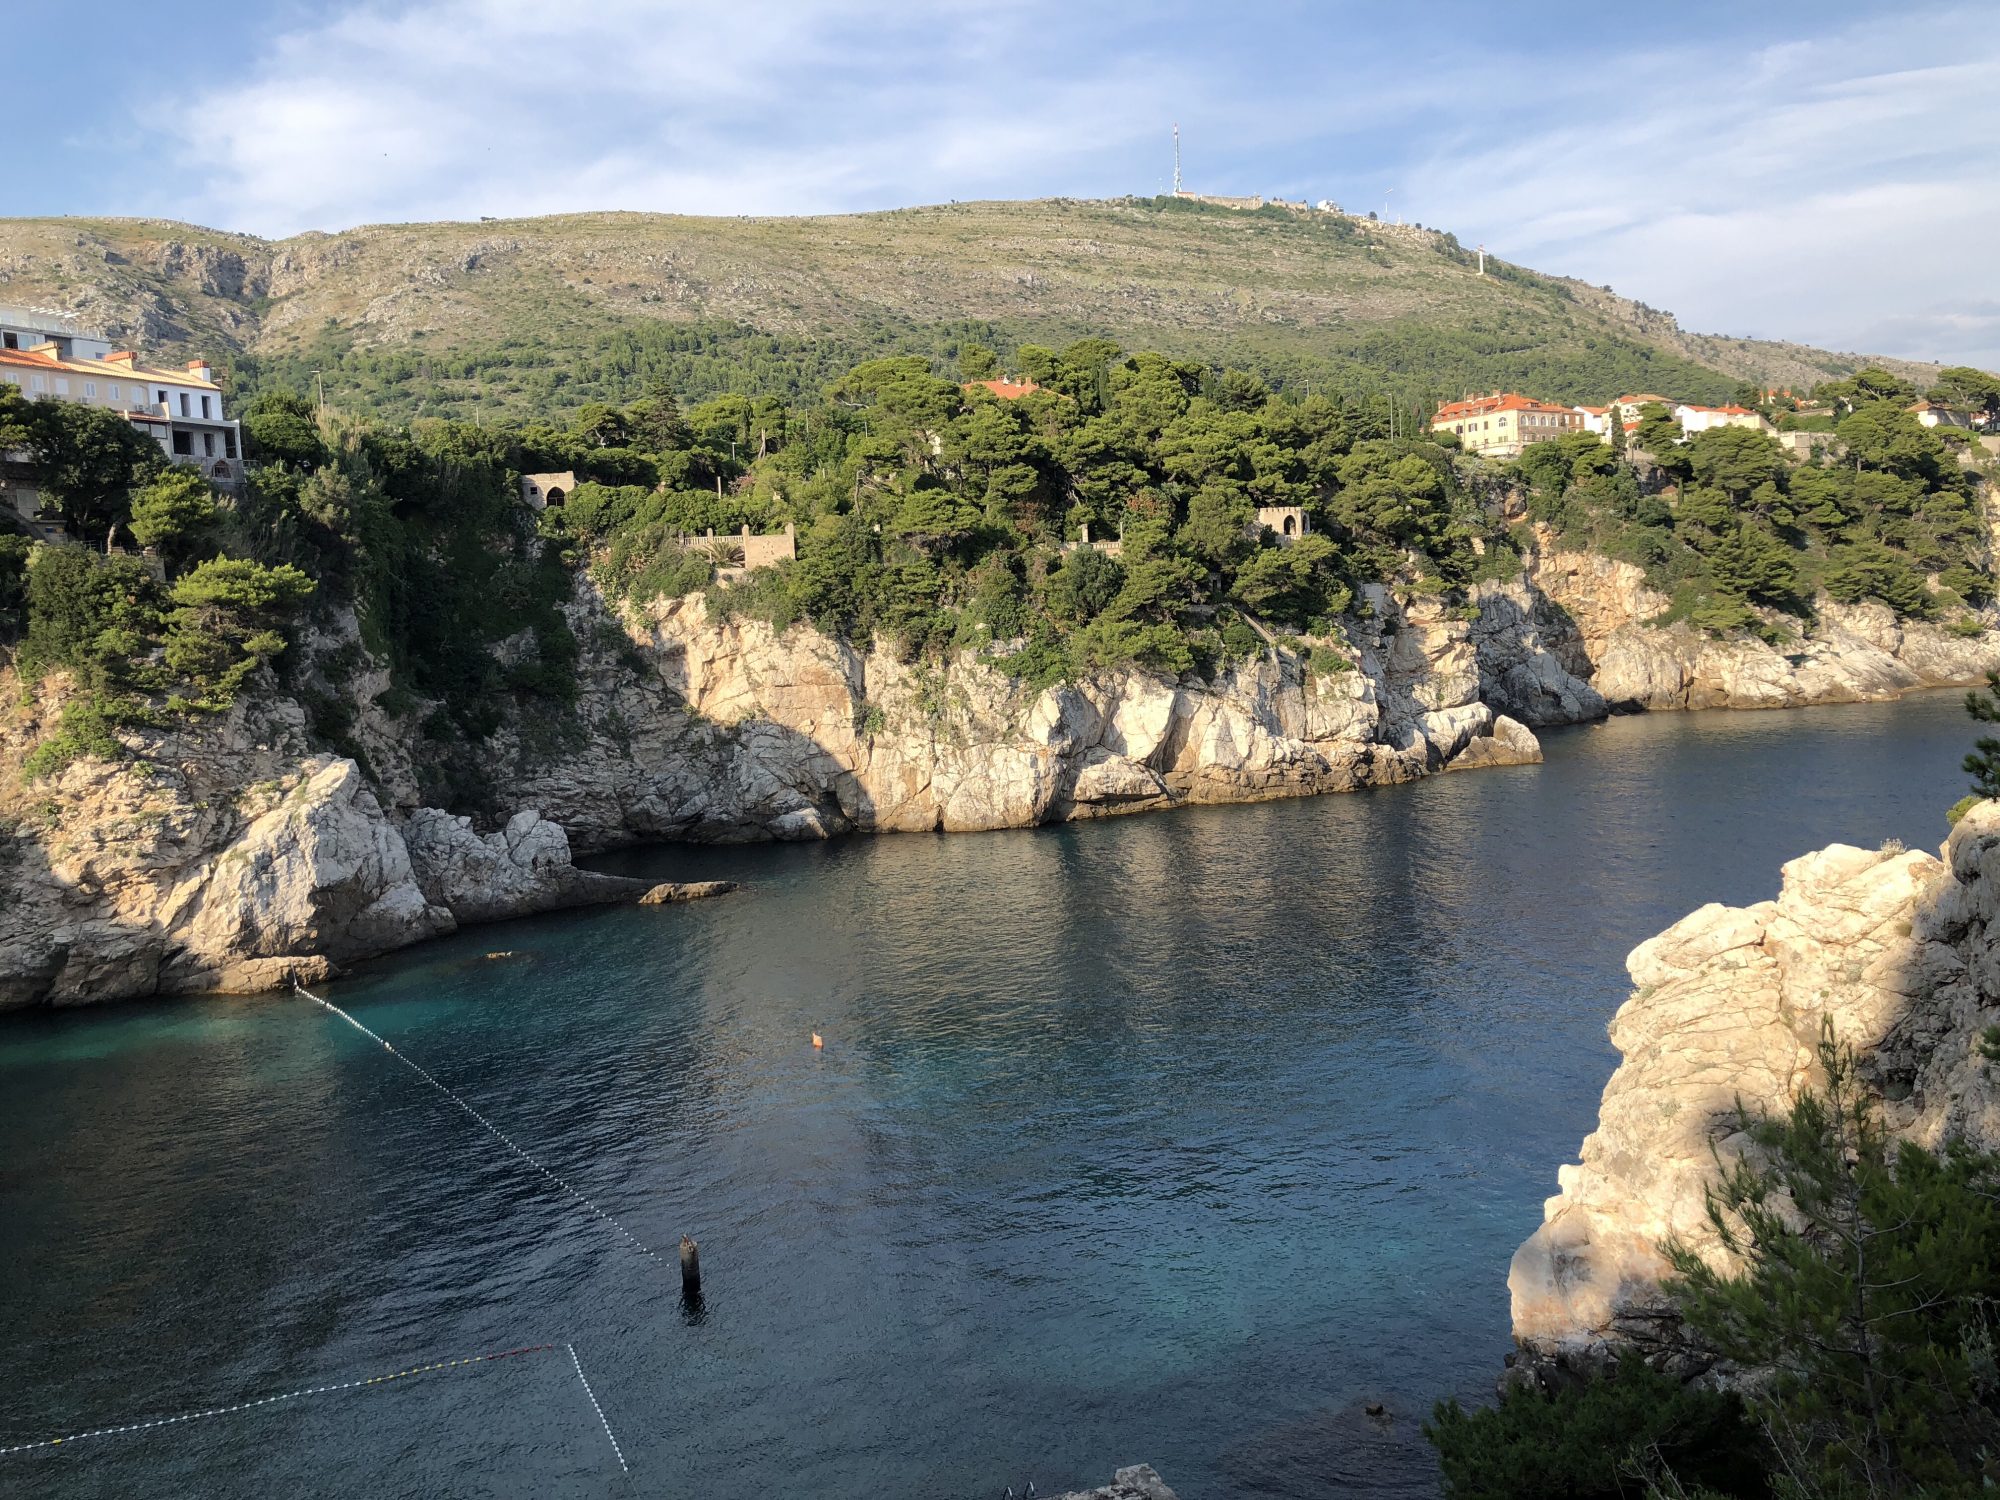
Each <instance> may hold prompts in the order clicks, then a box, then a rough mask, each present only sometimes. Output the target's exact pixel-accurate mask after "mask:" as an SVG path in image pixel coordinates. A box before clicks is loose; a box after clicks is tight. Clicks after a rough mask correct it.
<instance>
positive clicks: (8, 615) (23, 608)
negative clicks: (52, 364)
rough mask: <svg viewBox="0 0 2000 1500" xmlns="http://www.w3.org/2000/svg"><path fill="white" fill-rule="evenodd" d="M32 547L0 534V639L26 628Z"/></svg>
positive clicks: (14, 637) (17, 635)
mask: <svg viewBox="0 0 2000 1500" xmlns="http://www.w3.org/2000/svg"><path fill="white" fill-rule="evenodd" d="M8 389H10V390H11V389H12V387H11V386H10V387H8ZM32 545H33V544H32V543H30V542H29V540H28V539H27V538H26V537H24V536H8V535H6V534H4V533H0V640H8V641H13V640H19V639H20V637H21V632H22V631H23V630H24V629H26V628H27V621H28V616H27V604H28V553H29V551H30V550H31V548H32Z"/></svg>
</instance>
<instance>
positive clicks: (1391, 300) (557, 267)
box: [0, 199, 1934, 414]
mask: <svg viewBox="0 0 2000 1500" xmlns="http://www.w3.org/2000/svg"><path fill="white" fill-rule="evenodd" d="M0 303H10V304H20V303H26V304H32V305H38V306H45V307H50V308H54V309H58V310H61V311H64V312H67V313H70V314H72V315H74V316H75V317H77V318H78V319H79V320H81V321H82V322H84V323H86V324H90V325H95V326H98V327H102V328H104V329H106V330H108V331H109V332H111V333H112V334H113V335H114V336H115V337H118V338H120V339H129V340H132V341H134V342H137V343H139V344H141V345H142V346H145V347H147V348H148V349H151V350H153V351H155V352H165V353H174V352H178V351H179V350H180V349H182V348H185V349H187V350H189V351H193V350H196V349H199V350H201V351H202V352H205V353H209V354H210V355H212V356H214V357H217V358H218V359H221V360H223V361H224V362H225V363H229V364H231V365H233V366H234V367H235V374H236V375H237V377H238V380H239V384H255V383H258V382H260V381H282V382H285V383H288V384H292V385H295V386H296V385H302V384H305V383H306V382H307V381H308V380H309V378H310V374H311V371H312V370H314V369H318V370H321V371H323V372H325V378H326V380H327V383H328V386H329V391H330V392H336V391H338V392H343V393H345V394H346V395H348V396H349V397H351V398H352V399H354V400H355V401H356V402H357V404H364V403H365V404H367V405H370V406H373V407H376V408H377V409H379V410H383V411H385V412H387V413H391V414H394V413H404V414H407V413H411V412H416V411H433V412H456V413H460V414H469V413H470V412H471V411H476V410H485V411H496V410H511V411H515V412H517V413H518V412H523V411H527V410H533V409H546V408H548V407H551V406H556V407H560V406H565V405H575V404H579V403H581V402H583V401H586V400H591V399H599V398H604V399H618V398H621V397H625V398H629V396H631V395H632V394H635V391H634V390H633V388H632V387H633V386H634V385H635V384H636V383H638V382H640V381H642V380H643V379H646V378H654V377H658V378H667V379H670V380H672V381H673V383H675V384H676V385H677V386H679V387H680V388H681V389H682V390H683V391H684V392H686V393H687V394H689V395H693V396H702V395H706V394H710V393H712V392H714V391H718V390H722V389H769V390H785V389H799V388H802V387H811V386H813V385H816V384H817V383H818V381H819V380H820V379H822V378H824V377H825V376H826V375H828V374H830V373H832V372H834V371H836V370H838V369H840V368H842V367H844V366H845V365H846V364H847V363H849V362H851V361H852V360H854V359H858V358H862V357H866V356H868V355H871V354H877V353H885V352H894V351H914V352H924V353H935V354H939V355H942V356H944V357H947V358H948V357H949V356H950V355H951V353H952V352H953V351H954V350H955V348H956V345H957V343H958V342H959V341H960V340H962V339H964V338H968V337H971V338H979V339H983V340H984V341H987V342H991V343H994V344H995V345H996V346H998V347H1000V348H1001V349H1002V350H1003V351H1005V350H1010V349H1011V348H1012V347H1013V345H1014V344H1015V343H1016V342H1018V341H1020V340H1023V339H1031V340H1035V341H1038V342H1047V343H1061V342H1065V341H1067V340H1069V339H1072V338H1076V337H1081V336H1085V335H1094V334H1101V335H1108V336H1110V337H1112V338H1116V339H1119V340H1121V341H1123V342H1124V343H1125V344H1126V346H1127V347H1133V348H1137V347H1152V348H1158V349H1161V350H1164V351H1166V352H1170V353H1174V354H1178V355H1183V356H1187V357H1197V358H1207V359H1214V360H1225V359H1226V360H1230V361H1232V362H1239V363H1244V364H1248V365H1251V366H1253V367H1256V368H1259V369H1262V370H1264V371H1265V372H1266V373H1267V374H1268V375H1270V376H1271V377H1272V378H1274V379H1278V380H1284V381H1287V382H1295V383H1297V382H1307V381H1314V380H1318V381H1324V382H1328V383H1330V384H1332V383H1338V384H1343V385H1346V386H1348V387H1349V388H1362V387H1364V386H1368V385H1371V384H1375V383H1379V382H1381V381H1383V380H1385V379H1386V380H1387V381H1388V382H1389V383H1390V384H1391V385H1392V386H1393V387H1394V388H1395V389H1397V390H1398V391H1400V392H1401V393H1402V394H1403V395H1404V396H1405V397H1406V398H1408V399H1411V400H1419V399H1426V398H1428V397H1430V396H1433V395H1437V394H1450V395H1456V394H1459V393H1461V392H1462V391H1463V390H1465V389H1467V388H1472V387H1480V386H1491V385H1496V384H1511V385H1523V386H1526V387H1529V388H1532V389H1535V390H1537V391H1540V392H1542V393H1545V394H1547V395H1550V396H1555V397H1561V398H1566V399H1584V398H1586V397H1591V396H1595V397H1597V398H1599V399H1602V398H1603V397H1604V396H1606V395H1610V394H1616V393H1617V392H1616V391H1613V390H1610V389H1609V387H1611V386H1617V387H1619V388H1621V389H1630V388H1634V387H1643V388H1646V389H1658V390H1661V391H1663V392H1665V393H1666V394H1669V395H1684V396H1687V397H1690V398H1708V399H1714V398H1717V397H1720V396H1722V395H1725V394H1726V393H1727V392H1728V390H1729V389H1730V387H1731V386H1732V385H1733V383H1734V382H1735V381H1737V380H1739V379H1752V380H1758V381H1764V382H1775V383H1779V384H1786V385H1799V386H1802V385H1810V384H1811V383H1813V382H1814V381H1816V380H1820V379H1824V378H1828V377H1834V376H1839V375H1842V374H1846V373H1848V372H1850V371H1852V370H1853V369H1855V368H1858V367H1859V366H1860V364H1862V363H1863V362H1864V361H1863V359H1862V357H1861V356H1858V355H1849V354H1832V353H1827V352H1825V351H1821V350H1815V349H1809V348H1805V347H1803V346H1797V345H1789V344H1773V343H1763V342H1756V341H1748V340H1736V339H1726V338H1715V337H1707V336H1697V335H1690V334H1687V333H1684V332H1682V331H1681V329H1680V328H1679V327H1678V325H1677V324H1676V323H1675V322H1674V320H1673V318H1672V317H1671V316H1670V315H1668V314H1665V313H1661V312H1658V311H1656V310H1653V309H1650V308H1647V307H1644V306H1643V305H1641V304H1638V303H1634V302H1630V301H1627V300H1625V299H1623V298H1620V297H1616V296H1613V295H1611V294H1609V293H1607V292H1604V291H1602V290H1601V289H1598V288H1593V287H1587V286H1584V285H1582V284H1581V283H1577V282H1573V281H1566V280H1558V279H1555V278H1550V277H1544V276H1540V275H1537V274H1535V273H1533V272H1530V271H1526V270H1523V269H1521V268H1518V267H1513V266H1509V265H1505V264H1503V263H1500V262H1497V261H1489V274H1488V275H1486V276H1484V277H1481V276H1480V275H1478V274H1477V270H1476V266H1475V263H1474V261H1473V257H1472V256H1471V255H1469V254H1468V253H1466V252H1465V251H1463V250H1462V249H1461V248H1460V247H1459V246H1458V245H1457V243H1456V242H1455V241H1454V240H1452V239H1451V238H1450V237H1449V236H1447V235H1444V234H1440V233H1437V232H1435V231H1431V230H1421V229H1417V228H1415V227H1412V226H1395V225H1387V224H1376V223H1372V222H1370V221H1367V220H1365V219H1355V218H1352V217H1349V216H1346V215H1341V214H1322V213H1317V212H1307V211H1298V210H1292V209H1288V208H1277V207H1267V208H1265V209H1262V210H1260V211H1257V212H1251V213H1240V212H1233V211H1230V210H1226V209H1214V208H1200V207H1195V206H1191V205H1186V204H1175V203H1172V202H1171V201H1165V202H1162V201H1159V200H1143V199H1126V200H1114V201H1107V202H1078V201H1071V200H1065V199H1056V200H1050V201H1042V202H1028V203H958V204H949V205H944V206H937V207H929V208H913V209H901V210H896V211H894V212H888V213H874V214H856V215H844V216H838V217H821V218H765V219H753V218H730V219H720V218H691V217H683V216H670V215H658V214H631V213H602V214H580V215H568V216H561V217H552V218H541V219H522V220H496V221H483V222H479V223H469V224H468V223H442V224H396V225H371V226H364V227H361V228H357V229H352V230H347V231H343V232H341V233H339V234H319V233H313V234H305V235H299V236H296V237H294V238H291V239H287V240H280V241H266V240H260V239H257V238H255V237H253V236H248V235H238V234H229V233H224V232H220V231H216V230H209V229H201V228H197V227H194V226H190V225H185V224H177V223H172V222H169V221H165V220H146V219H8V220H0ZM1881 363H1885V364H1887V365H1889V366H1890V367H1891V368H1895V369H1899V370H1902V371H1905V372H1907V373H1910V374H1912V375H1915V376H1917V377H1918V378H1920V379H1921V378H1922V377H1923V376H1924V375H1925V374H1927V373H1929V372H1930V371H1931V370H1933V369H1934V367H1929V366H1916V365H1910V364H1908V363H1906V362H1898V361H1881Z"/></svg>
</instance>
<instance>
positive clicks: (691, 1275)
mask: <svg viewBox="0 0 2000 1500" xmlns="http://www.w3.org/2000/svg"><path fill="white" fill-rule="evenodd" d="M681 1295H682V1296H683V1297H688V1298H697V1297H700V1296H701V1246H699V1245H697V1244H696V1243H695V1242H694V1241H693V1240H692V1239H690V1238H689V1237H688V1236H687V1235H682V1236H681Z"/></svg>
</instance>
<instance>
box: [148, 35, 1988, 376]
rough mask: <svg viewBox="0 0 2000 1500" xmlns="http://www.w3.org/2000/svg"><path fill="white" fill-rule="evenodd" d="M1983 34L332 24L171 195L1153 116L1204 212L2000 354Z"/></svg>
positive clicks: (578, 182) (185, 200)
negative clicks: (1331, 209) (1356, 222)
mask: <svg viewBox="0 0 2000 1500" xmlns="http://www.w3.org/2000/svg"><path fill="white" fill-rule="evenodd" d="M1718 14H1720V13H1718ZM1980 19H1981V18H1980V16H1979V15H1978V14H1977V12H1976V11H1974V10H1968V9H1957V10H1937V11H1930V12H1924V11H1918V10H1915V9H1905V10H1899V11H1898V12H1896V13H1895V15H1894V16H1893V17H1884V18H1877V19H1873V20H1865V21H1860V22H1854V23H1851V24H1845V25H1843V24H1842V23H1840V22H1838V21H1837V20H1828V21H1825V22H1823V23H1821V25H1820V27H1819V29H1818V30H1817V31H1814V32H1812V33H1810V34H1809V35H1808V36H1806V37H1805V38H1803V39H1797V40H1792V41H1787V42H1784V43H1782V44H1779V45H1772V46H1766V47H1763V48H1761V49H1758V48H1755V47H1749V46H1745V45H1743V44H1742V43H1741V42H1740V41H1738V40H1736V39H1735V38H1734V37H1733V36H1732V35H1731V34H1730V33H1729V32H1728V31H1727V29H1726V28H1723V29H1718V28H1720V27H1722V22H1720V21H1718V20H1717V19H1716V18H1715V17H1714V16H1710V17H1708V18H1706V19H1704V18H1703V17H1701V16H1699V15H1694V16H1692V17H1691V19H1690V20H1689V23H1688V29H1689V34H1690V37H1691V40H1689V41H1687V42H1686V43H1684V44H1680V45H1677V46H1673V47H1668V48H1658V47H1656V48H1652V49H1646V48H1641V47H1637V46H1630V47H1623V48H1622V50H1620V48H1619V47H1618V46H1617V45H1615V44H1614V43H1615V33H1613V32H1605V33H1577V34H1574V35H1565V36H1563V37H1561V38H1560V39H1559V42H1558V43H1551V44H1550V45H1548V46H1546V47H1540V46H1537V47H1532V48H1528V49H1527V50H1524V51H1522V52H1521V53H1519V54H1518V55H1516V56H1514V57H1512V58H1511V60H1510V58H1509V57H1508V56H1507V55H1506V54H1504V53H1496V52H1493V51H1491V50H1490V49H1489V48H1487V47H1486V46H1484V45H1483V44H1480V43H1478V42H1475V41H1474V40H1472V39H1470V38H1469V37H1461V36H1460V35H1459V28H1456V27H1454V26H1451V25H1442V26H1426V27H1422V28H1419V29H1418V31H1416V32H1413V33H1411V34H1410V35H1409V36H1403V35H1399V34H1397V32H1396V29H1395V28H1396V27H1397V26H1398V25H1399V24H1400V23H1398V22H1396V21H1395V20H1394V18H1389V19H1387V20H1385V19H1383V18H1382V17H1380V15H1379V13H1377V12H1375V11H1373V10H1370V11H1368V12H1367V13H1366V15H1365V16H1364V15H1363V14H1362V13H1361V12H1358V11H1357V12H1354V13H1353V14H1351V15H1340V14H1329V13H1327V12H1324V11H1321V10H1319V9H1317V8H1311V9H1299V8H1295V7H1292V6H1288V5H1275V4H1273V5H1259V4H1256V3H1254V0H1252V3H1249V4H1247V5H1245V6H1243V7H1241V8H1240V9H1238V10H1234V11H1231V12H1228V13H1218V12H1209V11H1206V10H1203V9H1198V8H1196V7H1195V6H1194V5H1193V4H1192V0H1186V3H1183V0H1161V3H1157V4H1155V5H1154V6H1151V7H1148V8H1147V9H1146V10H1145V11H1144V12H1130V13H1126V12H1121V11H1120V10H1119V9H1117V8H1108V7H1107V8H1099V7H1094V6H1081V5H1076V4H1073V3H1065V0H1012V3H1009V4H1005V5H993V4H989V3H981V0H931V3H921V0H737V3H726V0H725V3H712V0H591V3H589V4H578V5H571V6H564V5H558V4H549V3H547V0H536V3H529V0H402V3H398V4H394V5H391V4H389V3H388V0H365V3H360V4H357V5H351V6H350V7H349V8H347V9H346V10H344V11H343V12H342V13H340V14H338V15H336V16H334V17H333V18H332V19H323V20H316V21H313V22H310V23H308V24H305V25H303V26H301V27H299V28H298V29H295V30H293V31H291V32H288V33H286V34H284V35H282V36H279V37H278V38H277V39H276V40H275V41H274V42H272V43H271V44H270V45H269V46H268V47H267V49H266V50H265V52H264V53H263V55H262V56H261V57H260V58H259V59H258V60H257V61H256V63H255V64H254V65H253V66H252V67H251V68H250V69H249V70H248V73H247V75H246V76H244V77H240V78H232V79H231V80H230V82H228V83H227V84H218V85H217V86H216V87H215V89H214V90H213V91H212V92H211V93H210V94H209V95H208V96H207V97H206V98H204V99H203V100H201V101H200V103H199V107H198V108H197V109H196V110H194V111H191V112H178V111H176V112H169V113H171V114H177V115H179V117H181V118H190V119H194V120H198V121H200V122H201V123H200V124H199V125H198V126H195V127H191V128H190V129H189V130H188V133H187V141H186V143H185V150H184V152H183V153H182V154H181V159H182V161H183V162H186V163H191V164H192V170H191V171H190V172H189V173H188V175H187V177H186V179H185V181H186V182H188V183H190V184H192V186H191V187H190V188H188V189H187V190H186V191H185V192H184V193H183V194H182V196H180V198H179V201H178V202H177V203H176V205H175V207H176V211H178V212H182V213H184V214H187V215H189V216H192V217H196V218H200V219H202V220H204V221H206V222H210V223H216V224H220V225H223V226H226V227H230V228H245V229H252V230H256V231H259V232H262V233H267V234H283V233H290V232H294V231H296V230H299V229H302V228H309V227H311V228H326V229H337V228H342V227H345V226H347V225H351V224H355V223H361V222H373V221H383V220H407V219H425V218H472V217H476V216H478V215H480V214H493V215H501V216H509V215H517V214H537V213H554V212H565V211H578V210H586V209H602V208H623V209H646V210H657V211H669V212H675V211H677V212H687V213H788V214H798V213H815V212H830V211H840V210H853V209H861V208H884V207H894V206H898V205H903V204H910V203H918V202H936V201H941V200H943V199H947V198H970V197H981V196H1004V197H1022V196H1036V195H1043V194H1054V193H1090V192H1117V191H1131V190H1136V191H1151V190H1153V189H1154V188H1155V186H1156V183H1157V180H1158V179H1160V178H1163V177H1164V175H1165V170H1166V163H1165V135H1166V124H1167V122H1168V121H1169V120H1170V119H1171V118H1174V117H1176V116H1178V117H1179V118H1180V119H1181V120H1182V121H1183V123H1184V124H1188V125H1189V126H1190V138H1189V145H1190V151H1189V162H1190V177H1191V180H1193V181H1194V182H1196V183H1198V184H1199V185H1201V186H1204V187H1208V188H1211V189H1214V190H1218V191H1258V190H1264V191H1271V190H1274V189H1276V190H1280V191H1284V192H1287V193H1290V194H1304V195H1307V196H1312V197H1318V196H1322V195H1324V194H1330V195H1331V196H1335V197H1338V198H1341V199H1343V200H1344V201H1348V202H1350V203H1353V202H1356V201H1359V200H1360V198H1361V197H1362V196H1363V195H1364V194H1365V195H1366V196H1367V199H1368V201H1369V202H1371V203H1372V202H1377V201H1379V198H1378V196H1377V195H1379V194H1381V193H1382V192H1384V190H1386V189H1388V188H1390V187H1393V188H1394V189H1395V194H1394V201H1395V203H1396V205H1397V206H1398V208H1399V209H1400V210H1401V211H1402V212H1405V213H1407V214H1409V215H1410V216H1411V217H1414V218H1419V219H1422V220H1423V221H1424V222H1426V223H1429V224H1433V225H1440V226H1443V227H1448V228H1452V229H1454V230H1456V231H1457V232H1458V234H1459V236H1460V238H1461V239H1463V240H1465V241H1466V242H1468V243H1471V242H1474V241H1480V240H1483V241H1484V242H1486V243H1487V245H1488V246H1489V247H1491V248H1492V249H1494V250H1495V251H1497V252H1498V253H1501V254H1504V255H1505V256H1507V257H1508V258H1509V259H1512V260H1516V261H1519V262H1522V263H1524V264H1528V265H1532V266H1535V267H1537V268H1538V269H1543V270H1549V271H1557V272H1566V273H1570V274H1575V275H1580V276H1582V277H1584V278H1586V279H1587V280H1590V281H1594V282H1608V283H1610V284H1612V285H1613V286H1616V287H1617V288H1618V289H1619V290H1620V291H1621V292H1625V293H1627V294H1629V295H1633V296H1637V297H1639V298H1642V299H1643V300H1645V301H1647V302H1650V303H1652V304H1654V305H1656V306H1665V307H1670V308H1672V309H1673V310H1675V311H1676V312H1677V313H1679V314H1680V315H1681V317H1682V320H1683V322H1684V323H1685V324H1686V325H1687V326H1689V327H1691V328H1697V329H1701V330H1704V331H1723V332H1731V333H1755V334H1759V335H1763V336H1769V337H1782V338H1793V339H1799V340H1803V341H1808V342H1814V343H1820V344H1826V345H1831V346H1834V347H1845V348H1857V347H1859V348H1869V349H1871V350H1872V351H1874V352H1882V353H1894V354H1906V355H1910V356H1914V357H1929V356H1933V355H1935V356H1941V357H1945V358H1948V359H1972V360H1975V361H1978V362H1982V363H1986V364H1990V365H2000V337H1996V336H1995V322H1996V320H1995V319H1994V317H1993V316H1992V315H1991V314H1990V313H1985V314H1982V313H1980V312H1978V311H1977V310H1976V309H1975V308H1974V304H1975V303H1978V302H1979V301H1980V300H1981V299H1982V298H1984V299H1985V300H1986V301H1987V302H1988V303H1989V304H1990V300H1991V299H1990V293H1991V285H1990V278H1989V277H1988V275H1987V273H1986V271H1985V269H1984V267H1985V265H1986V264H1987V263H1988V262H1989V261H1990V256H1989V255H1988V254H1987V253H1986V251H1985V250H1984V247H1986V246H1990V245H1993V244H1995V243H2000V190H1996V189H2000V165H1995V164H1994V158H1992V156H1991V154H1990V152H1987V151H1985V150H1984V143H1985V142H1989V141H1991V140H1993V139H1995V138H1996V137H2000V87H1996V86H1995V84H1996V80H2000V33H1994V32H1993V31H1992V30H1991V28H1988V27H1983V26H1981V25H1979V24H1977V23H1978V22H1979V21H1980ZM1363 21H1366V22H1367V24H1366V25H1363V24H1361V23H1362V22H1363ZM1481 25H1482V26H1483V25H1484V23H1483V22H1481ZM1480 35H1481V36H1484V35H1485V33H1484V32H1483V31H1481V32H1480ZM1607 37H1610V38H1613V40H1612V41H1607V39H1606V38H1607ZM1523 45H1524V46H1525V45H1526V44H1525V43H1524V44H1523ZM1329 46H1333V47H1336V49H1337V50H1335V51H1333V52H1328V51H1327V50H1326V49H1327V48H1328V47H1329Z"/></svg>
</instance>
